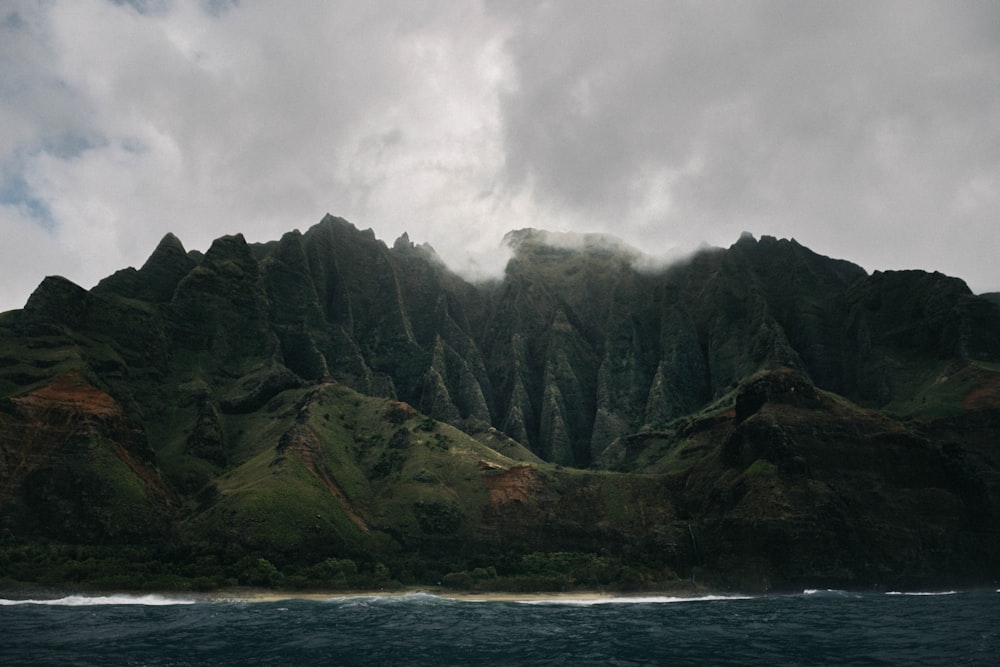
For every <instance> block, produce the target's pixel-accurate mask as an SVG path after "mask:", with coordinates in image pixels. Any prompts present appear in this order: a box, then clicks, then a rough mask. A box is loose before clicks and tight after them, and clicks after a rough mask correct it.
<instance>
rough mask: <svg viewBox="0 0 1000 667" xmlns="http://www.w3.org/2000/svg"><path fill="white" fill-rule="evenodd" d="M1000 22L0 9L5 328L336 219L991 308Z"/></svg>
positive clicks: (405, 8)
mask: <svg viewBox="0 0 1000 667" xmlns="http://www.w3.org/2000/svg"><path fill="white" fill-rule="evenodd" d="M998 25H1000V5H998V4H996V3H988V2H949V3H923V2H875V3H873V2H857V3H851V2H840V3H799V2H759V3H730V2H725V3H722V2H719V3H713V2H641V1H638V0H633V1H630V2H624V3H623V2H611V1H604V2H598V1H581V2H575V1H570V0H563V1H556V2H547V3H534V2H499V1H498V2H486V1H475V0H466V1H462V2H422V3H421V2H411V1H408V0H399V1H392V2H374V3H367V2H366V3H361V2H359V3H331V2H325V1H315V2H308V1H302V2H297V3H295V4H293V5H286V4H283V3H268V2H257V1H252V0H249V1H244V2H237V1H232V2H227V1H222V0H214V1H211V2H209V1H201V2H196V1H194V0H190V1H181V0H178V1H176V2H173V1H169V0H161V1H156V0H148V1H145V2H141V1H138V0H136V1H134V2H110V1H108V0H73V1H72V2H69V1H58V0H57V1H56V2H51V3H49V2H46V3H40V2H35V1H32V0H8V2H6V3H5V4H4V5H2V6H0V234H2V235H3V238H4V239H5V242H4V243H3V244H2V246H0V266H2V271H3V282H2V285H0V310H4V309H8V308H15V307H20V306H21V305H23V303H24V301H25V299H26V298H27V296H28V294H29V293H30V291H31V290H32V289H33V288H34V286H35V285H37V284H38V283H39V282H40V281H41V279H42V277H44V275H46V274H51V273H59V274H62V275H65V276H66V277H68V278H70V279H72V280H74V281H77V282H79V283H81V284H83V285H84V286H87V287H89V286H91V285H92V284H93V283H94V282H96V281H97V280H98V279H100V278H101V277H103V276H105V275H107V274H109V273H111V272H112V271H114V270H115V269H118V268H122V267H124V266H128V265H135V266H138V265H140V264H141V263H142V262H143V261H144V259H145V258H146V257H147V256H148V255H149V253H150V252H151V251H152V249H153V247H154V246H155V244H156V242H157V241H158V240H159V238H160V237H162V235H163V234H165V233H166V232H168V231H172V232H174V233H175V234H177V235H178V236H179V237H180V238H181V239H182V240H183V241H184V243H185V245H186V246H187V247H189V248H199V249H205V248H207V246H208V244H209V243H210V242H211V240H212V239H213V238H215V237H217V236H219V235H222V234H226V233H234V232H237V231H239V232H243V233H245V234H246V236H247V237H248V238H249V239H250V240H255V241H264V240H270V239H273V238H277V237H278V236H280V234H281V233H282V232H284V231H287V230H289V229H293V228H305V227H308V226H309V225H311V224H312V223H313V222H315V221H317V220H319V218H321V217H322V215H323V214H324V213H326V212H327V211H329V212H331V213H333V214H335V215H341V216H343V217H346V218H348V219H350V220H352V221H353V222H355V224H357V225H358V226H359V227H372V228H374V230H375V232H376V234H377V235H378V236H379V237H381V238H383V239H385V240H386V241H387V242H389V243H391V242H392V240H393V239H394V238H395V237H396V236H398V235H400V234H402V233H403V232H404V231H406V232H409V234H410V237H411V238H412V239H413V240H414V241H417V242H424V241H426V242H429V243H431V245H433V246H434V247H435V248H436V249H437V250H438V252H439V254H441V255H442V256H443V258H444V259H445V260H446V261H447V262H448V263H449V264H451V265H452V266H453V267H454V268H456V269H458V270H460V271H463V272H465V273H466V274H468V275H477V274H484V273H495V272H497V271H499V270H500V269H501V268H502V265H503V261H504V256H503V254H502V253H500V252H497V247H498V245H499V242H500V239H501V238H502V236H503V234H504V233H505V232H507V231H509V230H510V229H513V228H519V227H526V226H536V227H546V228H551V229H553V230H561V231H571V230H572V231H580V232H604V233H612V234H616V235H618V236H621V237H622V238H624V239H625V240H626V241H628V242H630V243H632V244H634V245H637V246H639V247H641V248H643V249H644V250H646V251H648V252H652V253H654V254H658V253H665V252H667V251H669V250H671V249H676V248H677V247H694V246H696V245H697V244H699V243H701V242H708V243H712V244H718V245H728V244H729V243H731V242H733V241H735V240H736V238H737V237H738V235H739V233H740V231H742V230H744V229H746V230H751V231H753V232H755V233H758V234H773V235H777V236H788V237H795V238H797V239H798V240H799V241H800V242H802V243H804V244H805V245H808V246H810V247H812V248H813V249H815V250H817V251H819V252H823V253H825V254H830V255H835V256H838V257H844V258H846V259H851V260H853V261H856V262H858V263H860V264H862V265H863V266H865V267H866V268H868V269H869V270H875V269H885V268H910V267H912V268H925V269H932V270H940V271H943V272H946V273H950V274H953V275H958V276H960V277H962V278H965V279H966V280H967V281H968V282H969V283H970V285H971V286H972V287H973V289H976V290H980V291H981V290H1000V273H998V271H997V269H996V268H995V260H994V258H993V255H994V253H995V249H996V248H998V247H1000V225H998V224H997V222H998V220H997V211H998V210H1000V124H998V123H997V122H996V119H997V118H1000V34H998V29H997V27H996V26H998Z"/></svg>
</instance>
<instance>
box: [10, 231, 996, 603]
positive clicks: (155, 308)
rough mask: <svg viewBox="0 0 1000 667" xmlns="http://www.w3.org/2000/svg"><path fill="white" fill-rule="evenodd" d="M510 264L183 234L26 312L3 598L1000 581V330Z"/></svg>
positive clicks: (526, 238)
mask: <svg viewBox="0 0 1000 667" xmlns="http://www.w3.org/2000/svg"><path fill="white" fill-rule="evenodd" d="M508 241H509V243H510V245H511V248H512V250H513V257H512V259H511V261H510V263H509V265H508V267H507V271H506V274H505V276H504V278H503V279H502V280H499V281H496V282H493V283H489V284H477V285H472V284H469V283H467V282H465V281H463V280H462V279H461V278H459V277H458V276H456V275H455V274H453V273H451V272H450V271H449V270H448V269H447V268H446V267H445V266H444V265H443V264H442V263H441V262H440V260H439V259H438V258H437V257H436V256H435V254H434V252H433V250H431V249H430V248H429V247H427V246H416V245H414V244H413V243H411V242H410V241H409V239H408V238H407V237H406V236H405V235H404V236H403V237H402V238H400V239H399V240H397V241H396V242H395V244H394V245H393V246H392V247H391V248H390V247H387V246H386V245H385V244H383V243H382V242H380V241H378V240H377V239H376V238H375V236H374V234H373V233H372V232H371V231H370V230H368V231H359V230H357V229H356V228H355V227H354V226H353V225H351V224H349V223H347V222H346V221H343V220H340V219H337V218H332V217H330V216H327V217H326V218H324V220H323V221H321V222H320V223H319V224H317V225H316V226H314V227H312V228H311V229H309V230H308V231H307V232H306V233H304V234H302V233H299V232H290V233H288V234H285V235H284V236H283V237H282V238H281V240H280V241H276V242H272V243H267V244H262V245H250V244H247V243H246V242H245V241H244V239H243V238H242V236H238V235H237V236H228V237H223V238H220V239H218V240H217V241H216V242H215V243H213V244H212V247H211V248H210V249H209V250H208V251H207V252H206V253H205V254H204V255H201V254H199V253H194V252H186V251H185V249H184V248H183V246H182V244H181V242H180V241H179V240H178V239H176V238H175V237H173V236H172V235H167V236H166V237H165V238H164V239H163V241H161V243H160V244H159V246H158V247H157V248H156V250H155V251H154V252H153V254H152V256H151V257H150V258H149V260H148V261H147V262H146V264H145V265H144V266H143V267H142V268H140V269H138V270H135V269H125V270H123V271H119V272H117V273H115V274H114V275H112V276H110V277H108V278H106V279H105V280H103V281H101V283H100V284H99V285H98V286H97V287H95V288H94V289H93V290H90V291H86V290H83V289H81V288H80V287H78V286H76V285H74V284H72V283H70V282H69V281H66V280H64V279H62V278H58V277H50V278H47V279H46V280H45V281H43V283H42V284H41V285H40V286H39V287H38V289H37V290H36V291H35V293H34V294H33V295H32V296H31V298H30V299H29V301H28V303H27V304H26V306H25V308H24V309H23V310H20V311H12V312H8V313H4V314H2V315H0V397H2V398H0V522H2V526H0V530H2V538H0V539H3V540H5V544H4V546H3V550H2V553H0V558H3V559H4V560H5V562H6V563H7V565H8V570H9V574H8V576H9V577H11V578H13V579H25V580H36V581H51V582H60V581H72V580H81V581H91V582H95V581H96V582H103V583H104V584H105V585H120V586H135V585H149V586H152V585H161V586H162V585H167V584H171V585H179V584H178V583H177V582H187V583H185V585H191V583H190V582H192V581H195V582H199V583H197V584H196V585H202V586H208V587H210V586H216V585H225V584H227V583H235V582H243V583H265V584H274V583H277V582H278V581H279V580H282V581H284V583H285V584H286V585H325V586H332V585H354V586H366V585H385V584H386V583H387V582H388V581H391V580H395V581H404V582H422V583H427V582H431V583H436V582H438V581H445V582H446V583H449V584H451V585H457V586H465V587H470V586H475V587H479V588H484V587H490V586H493V587H501V586H502V587H525V588H533V587H535V588H537V587H562V586H569V585H591V586H593V585H605V584H610V583H612V582H614V583H616V584H618V585H629V586H641V585H652V584H654V583H655V584H658V585H665V584H667V583H669V582H671V581H677V580H690V579H692V578H695V579H696V580H698V581H708V582H711V583H714V584H715V585H720V586H729V587H745V588H746V587H749V588H767V587H787V586H797V585H803V584H816V585H821V584H825V585H855V586H869V585H877V584H889V583H899V582H903V583H905V582H914V583H918V582H951V581H957V582H966V583H968V582H982V581H987V580H991V579H992V578H995V577H996V576H997V571H996V568H997V565H996V564H997V563H1000V534H998V529H997V526H998V525H1000V523H998V521H997V520H998V518H1000V512H998V510H1000V495H998V494H1000V486H998V484H1000V474H998V470H1000V456H998V451H997V445H996V442H997V436H998V434H1000V365H998V362H1000V308H998V306H997V304H996V303H994V302H993V301H991V300H990V299H987V298H981V297H976V296H974V295H972V294H971V293H970V292H969V290H968V288H967V287H966V286H965V284H964V283H963V282H962V281H960V280H958V279H955V278H950V277H946V276H942V275H940V274H932V273H926V272H922V271H900V272H884V273H875V274H873V275H868V274H867V273H866V272H865V271H864V270H862V269H861V268H860V267H858V266H855V265H853V264H850V263H849V262H845V261H840V260H833V259H830V258H826V257H822V256H820V255H817V254H815V253H813V252H811V251H810V250H808V249H806V248H804V247H802V246H801V245H799V244H797V243H796V242H795V241H788V240H776V239H773V238H770V237H763V238H762V239H761V240H759V241H758V240H755V239H754V238H753V237H751V236H749V235H744V236H743V237H742V238H741V239H740V240H739V241H738V242H737V243H736V244H734V245H733V246H732V247H730V248H728V249H709V250H704V251H701V252H699V253H697V254H695V255H693V256H691V257H689V258H687V259H686V260H684V261H680V262H676V263H674V264H672V265H669V266H664V267H653V266H651V265H650V264H649V262H648V261H647V260H646V259H645V258H643V257H641V256H640V254H639V253H638V252H636V251H634V250H632V249H629V248H627V247H626V246H623V245H622V244H621V243H619V242H616V241H614V240H612V239H608V238H603V237H597V236H582V237H574V238H567V237H564V236H559V235H551V234H548V233H546V232H541V231H537V230H520V231H518V232H513V233H511V234H510V235H509V236H508ZM123 545H131V546H129V549H133V551H128V550H126V549H124V548H123ZM122 554H129V555H127V556H125V555H122ZM109 568H113V569H114V576H112V577H111V578H110V579H109V578H108V577H109V576H110V575H109V574H108V569H109ZM114 577H118V578H117V579H115V578H114ZM282 577H284V578H283V579H282Z"/></svg>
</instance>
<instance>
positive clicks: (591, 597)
mask: <svg viewBox="0 0 1000 667" xmlns="http://www.w3.org/2000/svg"><path fill="white" fill-rule="evenodd" d="M161 595H185V594H184V593H178V592H171V593H161ZM409 595H429V596H433V597H436V598H441V599H443V600H456V601H461V602H544V601H547V600H553V601H569V600H579V601H583V602H596V601H602V600H616V599H625V598H649V597H684V598H689V597H690V598H697V597H705V596H708V595H713V594H712V593H708V592H702V593H694V592H690V591H689V592H686V593H685V594H683V595H677V594H676V592H674V593H673V594H669V593H667V592H664V591H660V592H652V591H648V592H642V593H612V592H606V591H576V592H565V591H552V592H537V593H517V592H506V591H488V592H480V591H453V590H448V589H435V588H412V589H405V590H404V589H397V590H391V591H382V590H379V591H363V590H361V591H272V590H258V589H251V590H227V591H219V592H217V593H205V594H200V595H196V596H194V597H198V598H202V599H205V600H208V601H215V602H282V601H284V600H320V601H321V600H347V599H351V598H371V597H375V598H394V597H406V596H409Z"/></svg>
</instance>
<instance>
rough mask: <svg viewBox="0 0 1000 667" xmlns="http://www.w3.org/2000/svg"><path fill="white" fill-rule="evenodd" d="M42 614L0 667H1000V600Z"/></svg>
mask: <svg viewBox="0 0 1000 667" xmlns="http://www.w3.org/2000/svg"><path fill="white" fill-rule="evenodd" d="M45 602H46V603H44V604H42V603H39V602H25V601H17V602H16V603H15V601H11V600H5V601H2V602H0V665H5V666H7V665H11V666H12V665H112V664H114V665H275V664H289V665H303V664H305V665H366V666H368V665H435V666H438V665H704V664H714V665H747V664H761V665H763V664H768V665H772V664H802V665H822V664H867V665H879V664H882V665H918V664H919V665H996V664H1000V592H996V591H989V592H959V593H953V594H936V595H892V594H889V595H883V594H850V593H843V592H827V591H824V592H808V593H803V594H802V595H792V596H780V597H779V596H770V597H758V598H742V599H735V598H728V599H700V600H677V599H671V598H640V599H628V600H620V601H602V602H600V603H594V602H592V601H591V602H588V601H583V600H580V601H576V602H573V601H565V600H564V601H553V602H533V603H523V602H478V601H476V602H469V601H453V600H446V599H442V598H438V597H434V596H430V595H423V594H417V595H405V596H397V597H388V598H375V597H355V598H344V599H330V600H322V601H317V600H285V601H281V602H207V601H197V602H192V601H191V600H183V599H181V598H165V597H159V596H151V597H143V598H136V597H123V596H116V597H112V598H104V599H93V598H91V599H84V598H76V597H73V598H64V599H62V600H59V601H57V602H56V603H55V604H53V601H45ZM182 603H183V604H182Z"/></svg>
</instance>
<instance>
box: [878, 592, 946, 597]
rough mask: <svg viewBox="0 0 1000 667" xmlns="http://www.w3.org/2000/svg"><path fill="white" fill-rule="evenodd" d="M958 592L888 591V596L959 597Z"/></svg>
mask: <svg viewBox="0 0 1000 667" xmlns="http://www.w3.org/2000/svg"><path fill="white" fill-rule="evenodd" d="M957 594H958V591H888V592H887V593H886V595H916V596H925V595H930V596H933V595H957Z"/></svg>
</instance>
